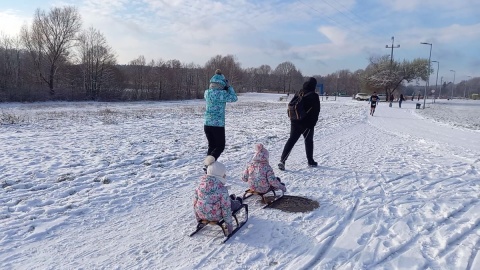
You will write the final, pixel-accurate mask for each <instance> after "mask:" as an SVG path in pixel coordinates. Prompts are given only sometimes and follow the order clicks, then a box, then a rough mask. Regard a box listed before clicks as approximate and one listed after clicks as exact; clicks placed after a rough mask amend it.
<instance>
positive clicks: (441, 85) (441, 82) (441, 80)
mask: <svg viewBox="0 0 480 270" xmlns="http://www.w3.org/2000/svg"><path fill="white" fill-rule="evenodd" d="M442 88H443V76H442V77H441V78H440V92H438V99H440V96H441V95H442Z"/></svg>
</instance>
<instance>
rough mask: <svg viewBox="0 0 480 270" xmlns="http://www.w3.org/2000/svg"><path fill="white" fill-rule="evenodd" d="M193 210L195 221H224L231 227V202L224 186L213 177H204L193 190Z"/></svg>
mask: <svg viewBox="0 0 480 270" xmlns="http://www.w3.org/2000/svg"><path fill="white" fill-rule="evenodd" d="M193 209H194V211H195V217H196V218H197V220H201V219H203V220H209V221H219V220H221V219H224V220H225V223H226V224H227V226H232V225H233V218H232V209H231V201H230V197H229V196H228V190H227V188H226V187H225V186H224V184H223V183H222V182H221V181H220V180H219V179H218V178H217V177H215V176H213V175H204V176H202V178H201V179H200V183H199V185H198V187H197V188H196V190H195V197H194V199H193Z"/></svg>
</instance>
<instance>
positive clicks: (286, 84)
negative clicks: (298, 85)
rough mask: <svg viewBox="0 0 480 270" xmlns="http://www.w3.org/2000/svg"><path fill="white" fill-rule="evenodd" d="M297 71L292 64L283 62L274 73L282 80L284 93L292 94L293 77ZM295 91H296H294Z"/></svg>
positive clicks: (281, 84)
mask: <svg viewBox="0 0 480 270" xmlns="http://www.w3.org/2000/svg"><path fill="white" fill-rule="evenodd" d="M296 71H297V69H296V68H295V65H294V64H293V63H292V62H289V61H287V62H283V63H280V64H279V65H278V66H277V67H276V68H275V71H274V74H275V75H277V76H279V79H280V87H281V89H282V90H283V93H285V92H287V91H288V93H290V92H291V90H292V82H293V76H294V74H295V72H296ZM294 91H295V90H294Z"/></svg>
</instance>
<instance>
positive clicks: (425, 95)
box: [420, 42, 433, 109]
mask: <svg viewBox="0 0 480 270" xmlns="http://www.w3.org/2000/svg"><path fill="white" fill-rule="evenodd" d="M420 44H424V45H430V56H428V79H427V83H426V84H425V94H424V95H423V109H425V102H426V101H427V87H428V86H430V64H431V59H432V47H433V45H432V43H428V42H420Z"/></svg>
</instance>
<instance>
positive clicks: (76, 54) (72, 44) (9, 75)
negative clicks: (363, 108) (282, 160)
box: [0, 6, 480, 102]
mask: <svg viewBox="0 0 480 270" xmlns="http://www.w3.org/2000/svg"><path fill="white" fill-rule="evenodd" d="M216 69H221V70H222V72H223V73H224V74H225V76H226V77H227V78H228V79H229V81H230V84H231V85H232V86H233V87H234V89H235V90H236V91H237V92H239V93H241V92H265V91H268V92H276V93H294V92H296V91H298V90H299V89H300V88H301V87H302V84H303V82H304V81H305V80H306V77H305V76H304V75H303V74H302V72H301V71H300V70H299V69H298V68H297V67H296V66H295V65H294V64H293V63H292V62H289V61H285V62H283V63H280V64H279V65H278V66H276V67H275V68H272V67H270V66H269V65H261V66H260V67H256V68H242V67H241V63H240V62H238V60H237V59H236V57H235V56H233V55H226V56H222V55H216V56H213V57H212V58H211V59H210V60H208V61H207V63H205V64H204V65H203V66H201V65H198V64H194V63H182V62H180V61H179V60H176V59H173V60H147V59H145V57H144V56H142V55H140V56H138V57H137V58H136V59H132V60H131V61H130V62H129V63H128V64H127V65H119V64H118V63H117V56H116V54H115V51H114V49H113V48H112V47H111V46H110V45H109V44H108V42H107V40H106V38H105V36H104V35H103V34H102V33H101V32H99V31H98V30H96V29H95V28H93V27H90V28H88V29H82V22H81V16H80V14H79V13H78V10H77V9H76V8H75V7H69V6H67V7H56V8H52V9H50V10H49V11H43V10H40V9H37V10H36V11H35V14H34V17H33V21H32V22H31V24H29V25H24V26H23V27H22V28H21V29H20V34H19V35H18V36H15V37H11V36H7V35H0V102H12V101H19V102H25V101H27V102H30V101H46V100H66V101H80V100H95V101H135V100H183V99H198V98H203V93H204V90H205V89H207V88H208V84H209V79H210V77H211V76H212V75H213V74H214V71H215V70H216ZM427 70H428V60H425V59H415V60H413V61H411V62H410V61H405V60H404V61H403V63H398V62H396V61H393V62H392V61H391V60H389V58H388V56H385V57H377V58H375V57H372V58H371V59H370V64H369V65H368V66H367V67H366V69H365V70H357V71H354V72H351V71H350V70H348V69H345V70H340V71H337V72H335V73H332V74H328V75H325V76H321V75H315V76H314V77H315V78H317V81H318V82H319V83H321V84H323V89H324V90H325V92H327V93H328V94H330V95H333V94H336V93H339V94H342V95H348V96H352V95H354V94H355V93H357V92H359V91H360V90H362V91H374V90H377V91H384V92H386V93H388V94H389V93H392V92H394V91H397V92H399V91H405V90H404V87H403V83H404V82H411V81H413V80H417V81H418V80H420V79H423V80H425V79H426V75H427ZM432 72H433V71H432ZM476 79H477V80H476V83H475V84H476V85H480V80H478V78H476ZM460 86H461V85H460ZM472 86H473V85H472V84H469V89H470V88H472ZM472 89H473V88H472Z"/></svg>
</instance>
